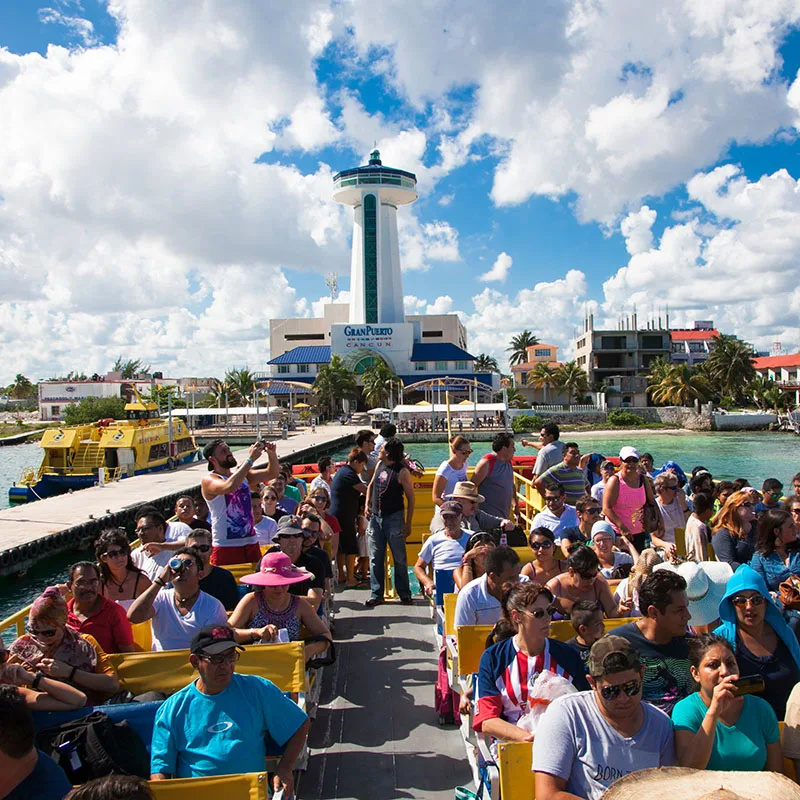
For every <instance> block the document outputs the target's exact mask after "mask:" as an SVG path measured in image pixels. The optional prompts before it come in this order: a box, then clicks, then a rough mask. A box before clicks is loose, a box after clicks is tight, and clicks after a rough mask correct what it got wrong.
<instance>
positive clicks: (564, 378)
mask: <svg viewBox="0 0 800 800" xmlns="http://www.w3.org/2000/svg"><path fill="white" fill-rule="evenodd" d="M555 378H556V387H557V388H559V389H560V390H561V391H562V392H566V393H567V397H569V398H570V400H572V399H574V400H575V401H576V402H577V401H579V400H580V399H581V398H582V397H583V396H584V395H585V394H586V393H587V392H588V391H589V376H588V375H587V374H586V373H585V372H584V371H583V370H582V369H581V368H580V367H579V366H578V362H577V361H568V362H567V363H566V364H562V365H561V366H560V367H559V368H558V369H557V370H556V373H555Z"/></svg>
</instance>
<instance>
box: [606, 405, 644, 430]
mask: <svg viewBox="0 0 800 800" xmlns="http://www.w3.org/2000/svg"><path fill="white" fill-rule="evenodd" d="M608 422H609V424H611V425H613V426H614V427H615V428H637V427H639V426H640V425H644V420H643V419H642V418H641V417H640V416H639V415H638V414H631V412H630V411H623V410H622V409H621V408H615V409H614V410H613V411H609V412H608Z"/></svg>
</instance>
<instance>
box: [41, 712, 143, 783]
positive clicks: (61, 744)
mask: <svg viewBox="0 0 800 800" xmlns="http://www.w3.org/2000/svg"><path fill="white" fill-rule="evenodd" d="M36 746H37V747H38V748H39V750H41V751H42V752H44V753H47V755H49V756H50V757H51V758H52V759H53V761H55V762H56V764H58V765H59V766H60V767H61V768H62V769H63V770H64V772H65V773H66V774H67V778H69V780H70V782H71V783H72V784H79V783H85V782H86V781H89V780H92V779H93V778H102V777H103V776H105V775H112V774H116V775H138V776H139V777H140V778H145V779H146V778H149V777H150V755H149V753H148V752H147V747H145V744H144V742H143V741H142V739H141V737H140V736H139V734H138V733H137V732H136V731H135V730H134V729H133V728H131V726H130V725H129V724H128V723H127V722H126V721H124V720H123V721H122V722H118V723H114V722H112V721H111V719H109V717H108V716H107V715H106V714H104V713H103V712H102V711H93V712H92V713H91V714H89V715H88V716H85V717H80V718H79V719H74V720H71V721H70V722H65V723H64V724H63V725H58V726H57V727H55V728H46V729H45V730H43V731H40V732H39V733H38V734H37V735H36Z"/></svg>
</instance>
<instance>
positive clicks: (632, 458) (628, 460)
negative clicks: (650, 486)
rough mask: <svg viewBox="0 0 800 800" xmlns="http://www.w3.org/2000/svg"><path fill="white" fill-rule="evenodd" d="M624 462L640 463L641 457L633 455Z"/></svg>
mask: <svg viewBox="0 0 800 800" xmlns="http://www.w3.org/2000/svg"><path fill="white" fill-rule="evenodd" d="M624 463H626V464H638V463H639V459H638V458H634V457H633V456H631V457H630V458H626V459H625V461H624Z"/></svg>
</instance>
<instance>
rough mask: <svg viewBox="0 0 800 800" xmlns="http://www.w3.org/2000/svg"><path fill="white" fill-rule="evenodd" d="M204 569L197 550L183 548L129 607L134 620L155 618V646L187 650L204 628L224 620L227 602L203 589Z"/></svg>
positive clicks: (130, 615)
mask: <svg viewBox="0 0 800 800" xmlns="http://www.w3.org/2000/svg"><path fill="white" fill-rule="evenodd" d="M202 569H203V562H202V560H201V558H200V556H199V555H198V554H197V552H196V551H195V550H194V549H192V548H191V547H184V548H181V549H180V550H178V551H177V552H176V553H175V555H174V556H173V557H172V558H171V559H170V562H169V564H167V566H166V567H164V569H163V570H162V572H161V574H160V575H159V576H158V577H157V578H156V579H155V581H153V583H152V585H151V586H150V587H149V588H148V589H147V590H146V591H145V592H143V593H142V594H140V595H139V596H138V597H137V598H136V599H135V600H134V601H133V604H132V605H131V607H130V608H129V609H128V619H129V620H130V621H131V622H132V623H134V624H136V623H139V622H146V621H147V620H148V619H149V620H152V626H153V650H185V649H186V648H187V647H188V646H189V643H190V642H191V641H192V637H193V636H194V635H195V634H196V633H197V632H198V631H199V630H200V629H201V628H203V627H205V626H206V625H224V624H225V621H226V615H225V606H223V605H222V603H220V601H219V600H217V599H216V597H212V596H211V595H210V594H206V593H205V592H203V591H201V590H200V572H201V571H202ZM168 583H172V588H167V584H168Z"/></svg>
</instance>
